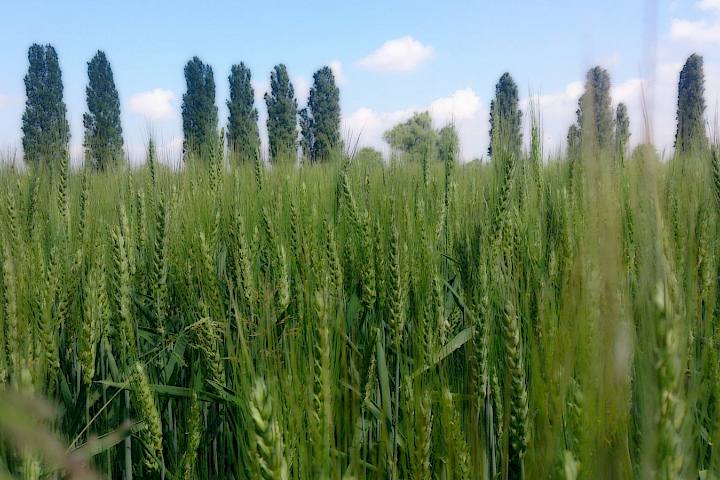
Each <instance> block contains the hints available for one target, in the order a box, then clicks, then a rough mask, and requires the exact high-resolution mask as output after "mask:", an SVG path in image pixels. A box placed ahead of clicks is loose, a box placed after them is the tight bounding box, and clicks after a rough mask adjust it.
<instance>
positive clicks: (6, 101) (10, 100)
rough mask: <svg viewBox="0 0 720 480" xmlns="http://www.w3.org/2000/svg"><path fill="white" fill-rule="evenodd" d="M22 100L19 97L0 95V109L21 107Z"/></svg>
mask: <svg viewBox="0 0 720 480" xmlns="http://www.w3.org/2000/svg"><path fill="white" fill-rule="evenodd" d="M22 103H23V98H22V97H19V96H9V95H4V94H2V93H0V108H9V107H17V106H19V105H22Z"/></svg>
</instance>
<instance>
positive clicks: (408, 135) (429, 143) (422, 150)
mask: <svg viewBox="0 0 720 480" xmlns="http://www.w3.org/2000/svg"><path fill="white" fill-rule="evenodd" d="M437 138H438V133H437V132H436V131H435V130H433V128H432V119H431V118H430V113H429V112H421V113H416V114H415V115H413V116H412V117H411V118H410V119H409V120H408V121H406V122H405V123H400V124H398V125H395V126H394V127H393V128H391V129H390V130H388V131H386V132H385V133H384V134H383V140H385V141H386V142H387V143H389V144H390V147H391V148H393V149H394V150H397V151H399V152H401V153H403V154H405V155H406V156H407V157H408V158H409V159H410V160H412V161H422V160H423V159H431V160H434V159H435V158H436V148H437Z"/></svg>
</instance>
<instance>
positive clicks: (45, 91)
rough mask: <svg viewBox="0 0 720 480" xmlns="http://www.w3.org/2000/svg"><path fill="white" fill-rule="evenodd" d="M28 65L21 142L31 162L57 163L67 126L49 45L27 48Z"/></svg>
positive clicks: (59, 78) (56, 67)
mask: <svg viewBox="0 0 720 480" xmlns="http://www.w3.org/2000/svg"><path fill="white" fill-rule="evenodd" d="M28 60H29V61H30V67H29V68H28V74H27V75H26V76H25V93H26V95H27V100H26V102H25V112H24V113H23V116H22V132H23V138H22V146H23V152H24V154H25V162H26V163H28V164H31V165H38V164H44V165H48V166H54V165H56V164H59V162H60V161H61V159H62V157H63V156H64V155H65V154H66V151H67V144H68V140H69V139H70V126H69V124H68V121H67V118H66V113H67V108H66V107H65V102H64V101H63V84H62V72H61V71H60V64H59V63H58V57H57V53H56V52H55V49H54V48H53V47H52V46H51V45H45V46H42V45H38V44H33V45H32V46H31V47H30V49H29V51H28Z"/></svg>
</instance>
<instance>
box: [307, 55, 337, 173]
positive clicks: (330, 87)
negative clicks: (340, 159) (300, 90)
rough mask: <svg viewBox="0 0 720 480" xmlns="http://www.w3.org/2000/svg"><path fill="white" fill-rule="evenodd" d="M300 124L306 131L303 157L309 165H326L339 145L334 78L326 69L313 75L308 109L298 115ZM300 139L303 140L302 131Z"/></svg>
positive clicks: (328, 68) (329, 70)
mask: <svg viewBox="0 0 720 480" xmlns="http://www.w3.org/2000/svg"><path fill="white" fill-rule="evenodd" d="M300 121H301V123H303V122H305V125H306V127H307V128H308V129H309V131H308V132H307V133H308V135H309V137H308V140H307V141H304V144H306V145H307V147H308V148H309V150H304V151H305V156H306V157H308V158H309V159H310V161H311V162H316V161H320V162H322V161H327V160H328V159H330V158H332V156H333V153H337V152H338V150H339V149H340V148H342V145H341V143H340V89H338V87H337V85H336V84H335V75H333V72H332V70H331V69H330V67H327V66H325V67H323V68H321V69H320V70H318V71H317V72H315V74H314V75H313V87H312V88H311V89H310V96H309V97H308V108H307V111H306V112H305V114H304V117H303V114H302V113H301V117H300ZM302 130H303V138H305V129H302Z"/></svg>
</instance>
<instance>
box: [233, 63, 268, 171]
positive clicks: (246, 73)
mask: <svg viewBox="0 0 720 480" xmlns="http://www.w3.org/2000/svg"><path fill="white" fill-rule="evenodd" d="M250 78H251V77H250V69H249V68H248V67H246V66H245V64H244V63H242V62H240V65H233V66H232V68H231V69H230V77H228V80H229V81H230V100H228V101H227V106H228V110H229V111H230V116H229V117H228V144H229V146H230V150H231V151H232V152H233V153H234V154H235V155H236V156H237V158H238V159H239V160H240V161H243V162H244V161H248V160H252V159H254V158H255V155H257V152H258V149H259V148H260V135H259V133H258V125H257V121H258V111H257V109H256V108H255V90H254V89H253V87H252V84H251V83H250Z"/></svg>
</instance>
